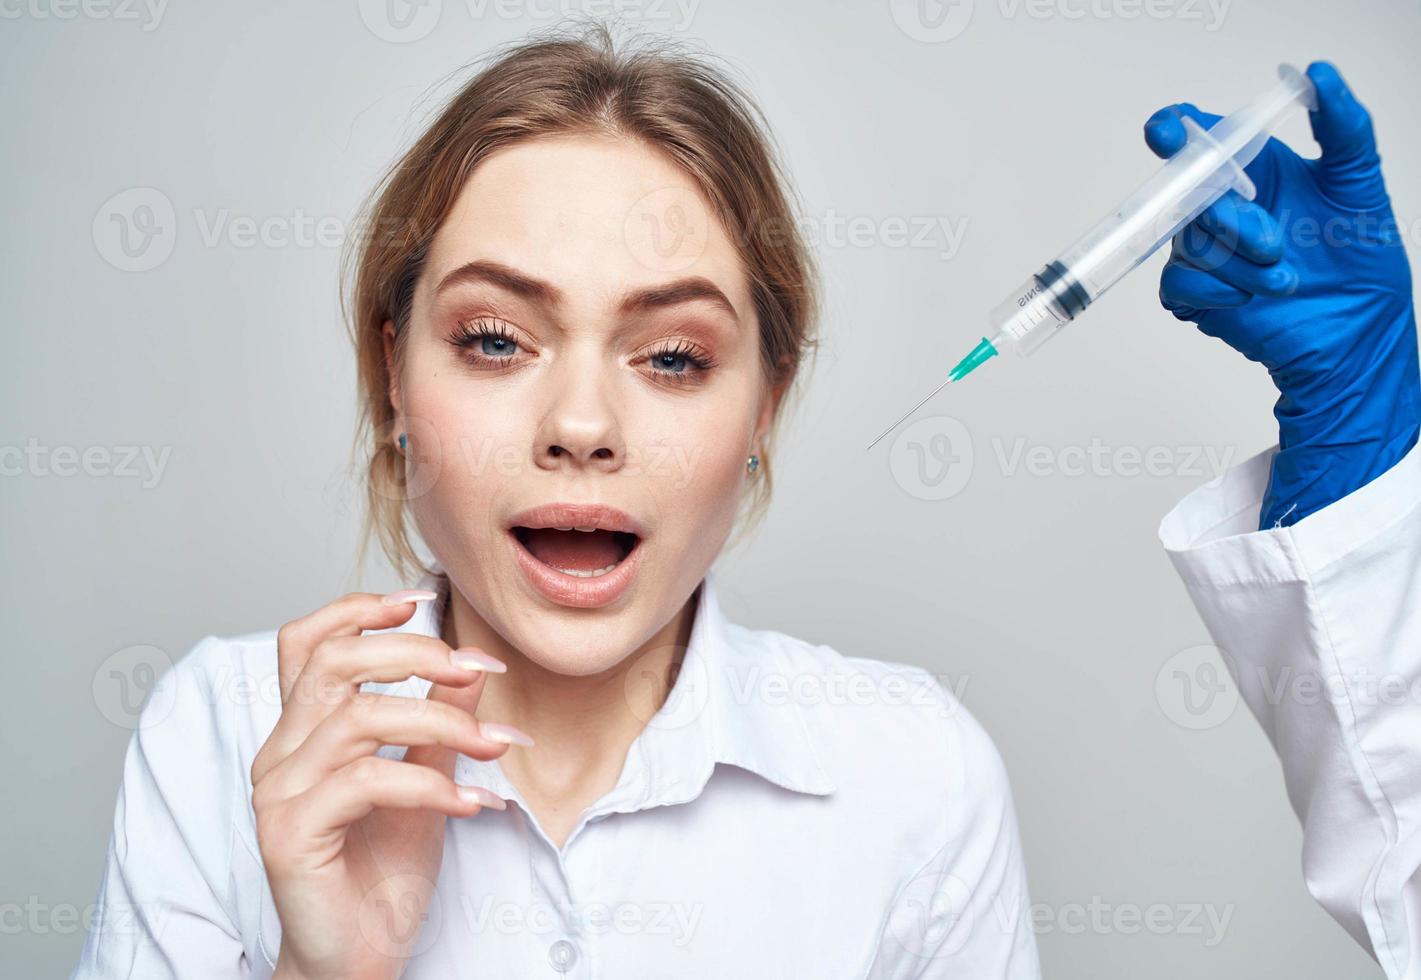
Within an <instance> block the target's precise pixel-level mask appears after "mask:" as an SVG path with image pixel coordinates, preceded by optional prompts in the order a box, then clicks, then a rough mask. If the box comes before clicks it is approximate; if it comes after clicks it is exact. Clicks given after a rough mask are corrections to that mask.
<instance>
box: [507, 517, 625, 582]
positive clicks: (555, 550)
mask: <svg viewBox="0 0 1421 980" xmlns="http://www.w3.org/2000/svg"><path fill="white" fill-rule="evenodd" d="M510 530H511V532H512V534H513V536H514V537H515V538H517V539H518V543H519V544H520V545H522V546H523V548H524V550H526V551H527V552H528V553H529V554H530V555H532V556H533V557H534V558H536V559H537V560H538V561H540V562H542V563H543V564H544V565H547V566H548V567H549V568H551V569H553V570H554V571H558V572H561V573H563V574H564V575H571V576H573V577H574V578H600V577H601V576H603V575H606V574H607V573H608V572H611V571H613V570H614V569H615V568H616V567H617V566H618V565H620V564H621V563H622V562H623V561H624V560H625V559H626V557H627V556H628V555H630V554H631V553H632V552H633V551H634V550H636V547H637V545H638V544H639V543H640V542H641V539H640V538H639V537H638V536H637V535H635V534H633V533H631V532H630V531H608V530H605V529H603V528H593V527H537V528H534V527H525V526H523V525H521V524H520V525H514V526H513V527H512V528H511V529H510Z"/></svg>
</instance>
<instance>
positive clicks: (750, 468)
mask: <svg viewBox="0 0 1421 980" xmlns="http://www.w3.org/2000/svg"><path fill="white" fill-rule="evenodd" d="M759 468H760V457H759V456H755V455H751V457H750V458H749V459H747V460H746V461H745V472H746V473H754V472H755V471H756V470H758V469H759Z"/></svg>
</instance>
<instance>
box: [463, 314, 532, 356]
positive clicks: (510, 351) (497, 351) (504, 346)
mask: <svg viewBox="0 0 1421 980" xmlns="http://www.w3.org/2000/svg"><path fill="white" fill-rule="evenodd" d="M449 343H450V344H451V345H453V347H454V348H455V349H456V350H458V351H459V352H460V353H461V354H462V356H463V357H464V358H465V359H466V360H468V361H469V362H471V363H472V364H473V365H474V366H475V367H497V368H505V367H512V366H513V365H514V364H515V363H522V359H521V358H520V359H519V360H518V361H517V362H515V361H514V355H515V354H517V353H518V346H519V345H518V341H517V340H515V339H513V334H512V333H511V332H510V331H509V329H508V327H507V326H505V325H504V324H502V323H500V322H498V321H497V320H491V319H487V318H480V319H478V320H474V321H473V322H471V323H460V324H459V325H458V329H457V330H456V331H455V332H454V335H453V336H452V337H450V338H449Z"/></svg>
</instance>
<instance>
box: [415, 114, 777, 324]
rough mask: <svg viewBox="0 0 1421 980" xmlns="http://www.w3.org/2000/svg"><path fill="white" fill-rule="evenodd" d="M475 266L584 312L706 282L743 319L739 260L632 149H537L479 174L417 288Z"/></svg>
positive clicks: (588, 145)
mask: <svg viewBox="0 0 1421 980" xmlns="http://www.w3.org/2000/svg"><path fill="white" fill-rule="evenodd" d="M478 260H489V261H494V262H498V263H502V264H504V265H507V266H510V267H512V268H515V269H517V270H519V271H521V272H523V273H526V274H528V275H531V276H533V277H536V278H539V279H545V280H547V281H549V282H551V283H552V284H553V285H555V286H556V287H557V288H558V289H559V290H560V291H562V292H563V293H564V295H565V296H567V297H568V298H569V300H570V301H575V302H578V303H585V304H588V305H592V304H597V305H604V304H606V303H609V302H612V301H615V300H616V299H617V298H618V297H620V296H621V295H622V294H623V293H624V292H627V291H629V290H634V289H638V288H646V287H653V286H656V285H657V284H660V283H665V282H667V281H670V280H674V279H679V278H681V277H685V276H703V277H705V278H707V279H709V280H710V281H711V282H712V283H714V284H715V285H716V286H718V287H719V288H720V289H721V290H722V291H723V292H725V294H726V295H727V296H728V297H729V299H730V301H731V302H732V303H733V304H734V305H735V307H736V309H737V310H738V311H739V312H740V315H741V316H742V317H744V316H746V315H748V311H749V310H750V309H751V304H750V297H749V292H748V284H747V282H746V276H745V272H744V267H743V264H742V263H741V260H740V256H739V253H738V251H737V250H736V248H735V244H734V242H733V241H732V240H731V238H730V235H729V233H728V232H727V230H726V229H725V228H724V227H723V226H722V225H721V224H720V222H719V221H718V220H717V219H716V218H715V217H714V215H713V212H712V211H711V208H710V205H709V203H708V201H707V200H706V199H705V197H704V195H703V194H702V193H701V191H700V189H699V188H698V187H697V186H696V184H695V182H694V181H692V180H691V179H690V178H689V177H688V176H687V175H686V174H685V173H684V172H683V171H682V170H681V169H680V168H679V167H678V166H676V165H675V164H674V163H673V162H672V161H671V160H670V159H668V158H667V157H666V156H664V155H663V154H661V153H660V152H658V151H656V150H655V149H653V148H651V147H649V146H647V145H646V144H644V143H641V142H639V141H636V140H631V139H625V138H613V137H603V136H582V135H579V136H560V137H551V138H541V139H537V140H532V141H528V142H522V143H517V144H515V145H513V146H511V147H508V148H506V149H502V150H499V151H497V152H495V153H493V154H492V155H490V156H489V157H488V158H487V159H485V160H484V161H483V162H481V163H480V164H479V166H478V167H477V168H476V169H475V171H474V173H473V174H472V175H471V176H470V178H469V180H468V181H467V182H466V184H465V185H464V187H463V188H462V189H461V191H460V192H459V196H458V198H457V199H456V201H455V204H454V207H453V208H452V209H451V211H450V213H449V216H448V217H447V218H446V219H445V221H444V224H443V225H442V226H441V227H440V229H439V231H438V232H437V233H436V235H435V238H434V241H433V243H432V246H431V250H430V258H429V262H428V263H427V266H426V276H425V277H424V278H425V283H426V285H428V284H430V283H437V282H439V281H440V280H441V279H442V278H443V277H444V275H446V274H447V273H448V272H450V271H452V270H454V269H457V268H459V267H460V266H462V265H464V264H466V263H468V262H472V261H478Z"/></svg>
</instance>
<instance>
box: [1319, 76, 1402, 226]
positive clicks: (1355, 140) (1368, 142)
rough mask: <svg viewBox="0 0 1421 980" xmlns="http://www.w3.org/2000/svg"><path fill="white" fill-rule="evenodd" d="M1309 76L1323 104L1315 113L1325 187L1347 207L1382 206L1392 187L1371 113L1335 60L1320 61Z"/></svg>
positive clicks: (1323, 184) (1322, 182)
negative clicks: (1384, 175) (1388, 184)
mask: <svg viewBox="0 0 1421 980" xmlns="http://www.w3.org/2000/svg"><path fill="white" fill-rule="evenodd" d="M1307 75H1308V78H1310V79H1312V83H1313V86H1314V87H1315V88H1316V89H1317V109H1316V110H1315V111H1313V112H1312V113H1310V114H1309V118H1310V120H1311V122H1312V135H1313V138H1314V139H1316V140H1317V145H1318V146H1319V147H1321V148H1322V156H1321V157H1320V158H1319V159H1318V160H1317V161H1316V162H1315V164H1314V166H1315V168H1316V171H1315V172H1316V174H1317V177H1318V180H1319V181H1320V183H1321V184H1322V186H1323V189H1324V190H1325V191H1326V192H1327V194H1328V196H1329V197H1331V198H1332V199H1333V200H1334V201H1336V202H1337V203H1338V204H1340V205H1341V206H1343V207H1346V208H1354V209H1356V210H1359V211H1364V210H1368V209H1371V208H1377V207H1381V206H1382V205H1383V204H1385V203H1386V199H1387V198H1386V186H1385V184H1384V183H1383V181H1382V170H1381V158H1380V157H1379V156H1378V155H1377V141H1376V135H1375V133H1374V132H1373V130H1372V117H1371V114H1370V113H1368V112H1367V109H1366V107H1365V106H1363V105H1362V104H1361V103H1360V102H1358V101H1357V97H1356V96H1354V95H1353V94H1352V90H1351V89H1350V88H1348V87H1347V83H1346V82H1345V81H1343V79H1342V75H1341V74H1340V73H1339V72H1338V71H1337V69H1336V68H1335V67H1334V66H1333V65H1332V64H1330V63H1328V62H1326V61H1315V62H1313V63H1312V64H1311V65H1309V66H1308V70H1307Z"/></svg>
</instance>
